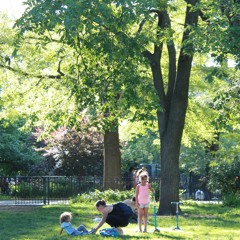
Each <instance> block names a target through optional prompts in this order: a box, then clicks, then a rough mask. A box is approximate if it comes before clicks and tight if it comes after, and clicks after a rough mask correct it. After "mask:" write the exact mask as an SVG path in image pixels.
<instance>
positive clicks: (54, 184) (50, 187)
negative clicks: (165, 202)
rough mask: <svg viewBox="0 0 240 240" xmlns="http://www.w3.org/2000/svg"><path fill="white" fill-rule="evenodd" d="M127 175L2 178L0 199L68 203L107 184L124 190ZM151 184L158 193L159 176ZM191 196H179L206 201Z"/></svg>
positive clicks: (40, 202)
mask: <svg viewBox="0 0 240 240" xmlns="http://www.w3.org/2000/svg"><path fill="white" fill-rule="evenodd" d="M128 181H129V180H128V179H126V178H124V177H123V178H114V179H113V178H110V179H107V180H106V179H105V183H104V182H103V178H102V177H97V176H84V177H77V176H69V177H68V176H19V177H0V200H1V199H3V198H4V197H7V198H8V199H11V200H12V201H13V200H14V203H15V204H21V205H22V204H24V205H28V204H29V205H30V204H50V203H52V202H63V203H65V202H68V200H69V199H70V198H71V197H73V196H76V195H78V194H83V193H87V192H91V191H95V189H98V190H100V191H103V190H104V184H106V182H107V183H108V184H107V185H109V186H110V185H111V186H112V187H113V189H118V190H125V189H126V185H127V182H128ZM151 185H152V186H153V188H154V189H155V191H156V197H157V198H158V196H159V191H160V178H152V179H151ZM206 196H207V195H206V193H205V197H203V196H200V198H199V199H196V195H195V194H192V195H189V194H188V193H187V192H186V191H185V192H183V193H182V194H181V195H180V199H181V200H187V199H195V200H205V199H204V198H207V197H206ZM220 197H221V196H220V195H217V196H216V195H213V194H212V193H211V197H208V199H209V200H214V199H215V200H216V199H217V200H220Z"/></svg>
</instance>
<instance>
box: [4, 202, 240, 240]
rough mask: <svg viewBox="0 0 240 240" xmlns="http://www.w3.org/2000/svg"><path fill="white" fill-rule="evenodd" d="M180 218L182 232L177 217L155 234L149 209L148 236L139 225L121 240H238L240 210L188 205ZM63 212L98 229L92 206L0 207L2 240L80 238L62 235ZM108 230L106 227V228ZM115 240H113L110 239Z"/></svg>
mask: <svg viewBox="0 0 240 240" xmlns="http://www.w3.org/2000/svg"><path fill="white" fill-rule="evenodd" d="M181 208H182V211H183V213H182V214H181V215H180V216H179V226H180V227H181V228H182V229H183V230H182V231H178V230H173V229H172V228H173V227H174V226H176V218H175V216H158V217H157V224H158V228H159V229H160V233H154V217H153V208H152V207H151V208H150V210H149V225H148V233H137V232H136V231H137V229H138V228H137V224H129V226H128V227H126V228H124V233H125V234H124V236H122V237H120V238H119V239H159V238H160V239H180V240H181V239H194V240H195V239H204V240H207V239H211V240H212V239H214V240H215V239H216V240H217V239H223V240H224V239H228V240H230V239H239V236H240V228H239V224H240V210H239V209H236V208H227V207H223V206H221V205H210V204H198V203H193V202H186V203H185V204H184V205H182V206H181ZM64 211H70V212H72V214H73V220H72V224H73V226H75V227H77V226H78V225H79V224H84V225H85V226H86V227H87V229H89V230H90V229H91V228H92V227H94V226H96V223H94V221H93V219H94V218H96V217H101V215H100V214H99V212H97V211H96V210H95V208H94V207H93V205H87V204H74V205H50V206H41V207H27V206H26V207H20V206H15V207H5V208H4V207H0V221H1V228H0V240H27V239H29V240H33V239H34V240H36V239H39V240H59V239H61V240H68V239H76V238H79V237H71V236H68V235H67V234H66V233H65V232H63V234H62V236H60V235H59V231H60V224H59V215H60V214H61V213H62V212H64ZM105 227H109V226H108V225H107V224H105V225H103V228H105ZM81 238H82V239H104V237H101V236H100V235H99V233H97V234H96V235H88V236H81ZM107 239H113V238H107Z"/></svg>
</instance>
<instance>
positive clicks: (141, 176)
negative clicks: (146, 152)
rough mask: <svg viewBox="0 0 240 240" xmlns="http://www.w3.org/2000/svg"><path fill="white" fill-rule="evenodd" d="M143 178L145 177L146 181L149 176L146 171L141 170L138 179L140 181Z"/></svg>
mask: <svg viewBox="0 0 240 240" xmlns="http://www.w3.org/2000/svg"><path fill="white" fill-rule="evenodd" d="M144 178H147V181H148V180H149V176H148V174H147V172H142V173H141V174H140V176H139V181H140V182H142V180H143V179H144Z"/></svg>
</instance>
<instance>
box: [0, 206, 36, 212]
mask: <svg viewBox="0 0 240 240" xmlns="http://www.w3.org/2000/svg"><path fill="white" fill-rule="evenodd" d="M37 208H39V206H0V212H31V211H33V210H35V209H37Z"/></svg>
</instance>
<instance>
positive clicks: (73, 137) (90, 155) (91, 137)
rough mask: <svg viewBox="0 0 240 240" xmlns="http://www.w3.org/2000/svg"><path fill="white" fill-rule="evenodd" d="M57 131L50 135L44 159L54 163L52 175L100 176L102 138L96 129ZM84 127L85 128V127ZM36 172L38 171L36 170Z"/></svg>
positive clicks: (101, 171)
mask: <svg viewBox="0 0 240 240" xmlns="http://www.w3.org/2000/svg"><path fill="white" fill-rule="evenodd" d="M81 127H82V130H81V131H78V132H77V131H75V130H67V129H65V128H62V129H59V130H58V131H55V132H54V133H52V136H53V138H49V139H48V143H49V144H48V146H47V147H46V148H45V154H44V156H45V158H46V159H47V161H48V162H51V161H52V162H54V164H53V166H52V167H53V169H51V172H52V174H54V175H58V176H59V175H60V176H80V177H82V176H102V174H103V137H102V135H101V134H99V133H98V132H97V131H96V129H94V128H89V129H88V130H84V129H83V128H84V126H83V125H82V126H81ZM85 127H86V126H85ZM36 170H38V169H36Z"/></svg>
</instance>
